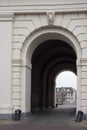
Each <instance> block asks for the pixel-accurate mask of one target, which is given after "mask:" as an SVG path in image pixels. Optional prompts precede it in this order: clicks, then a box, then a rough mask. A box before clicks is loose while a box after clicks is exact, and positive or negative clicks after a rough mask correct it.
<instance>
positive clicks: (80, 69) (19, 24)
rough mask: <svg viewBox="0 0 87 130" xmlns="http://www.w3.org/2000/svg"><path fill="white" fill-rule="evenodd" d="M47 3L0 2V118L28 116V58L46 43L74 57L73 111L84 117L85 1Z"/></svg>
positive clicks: (86, 86)
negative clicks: (62, 45) (59, 44)
mask: <svg viewBox="0 0 87 130" xmlns="http://www.w3.org/2000/svg"><path fill="white" fill-rule="evenodd" d="M47 1H48V2H47ZM47 1H44V2H41V1H39V0H37V2H35V1H34V0H32V1H28V0H26V1H24V0H22V1H21V2H20V1H18V0H15V1H14V0H5V1H3V0H2V1H0V34H1V35H0V36H1V37H0V43H1V44H0V48H1V51H0V57H1V60H2V61H1V67H0V72H1V75H2V76H1V78H0V90H1V91H0V96H1V97H0V114H7V115H8V114H12V113H13V112H14V111H15V110H16V109H17V108H19V109H21V110H22V112H23V113H28V112H31V70H32V63H31V58H32V55H33V53H34V51H35V49H36V47H37V46H39V45H40V44H41V43H43V42H44V41H47V40H50V39H56V40H63V41H65V42H66V43H67V44H69V45H70V46H71V47H72V48H73V50H74V52H75V54H76V57H77V61H76V62H77V63H76V68H77V72H76V73H77V111H78V110H82V111H83V112H84V114H87V0H74V1H71V0H66V2H65V1H64V0H62V1H61V0H60V1H57V0H54V1H52V2H50V1H49V0H47ZM54 105H55V104H54Z"/></svg>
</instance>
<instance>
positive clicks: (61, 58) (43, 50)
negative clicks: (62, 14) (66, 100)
mask: <svg viewBox="0 0 87 130" xmlns="http://www.w3.org/2000/svg"><path fill="white" fill-rule="evenodd" d="M76 59H77V56H76V53H75V51H74V50H73V48H72V47H71V46H70V45H69V44H67V43H66V42H65V41H63V40H55V39H50V40H46V41H44V42H42V43H41V44H40V45H38V46H37V47H36V49H35V51H34V53H33V55H32V59H31V63H32V78H31V79H32V81H31V110H33V109H35V108H40V109H42V108H44V107H45V108H49V107H55V105H56V104H55V77H56V75H57V74H58V73H60V72H61V71H64V70H71V71H72V72H74V73H75V74H77V68H76Z"/></svg>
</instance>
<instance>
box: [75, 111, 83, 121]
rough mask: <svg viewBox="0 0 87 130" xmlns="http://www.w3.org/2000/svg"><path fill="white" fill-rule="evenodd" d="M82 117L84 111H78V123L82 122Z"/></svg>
mask: <svg viewBox="0 0 87 130" xmlns="http://www.w3.org/2000/svg"><path fill="white" fill-rule="evenodd" d="M82 117H83V112H82V111H78V114H77V116H76V122H81V121H82Z"/></svg>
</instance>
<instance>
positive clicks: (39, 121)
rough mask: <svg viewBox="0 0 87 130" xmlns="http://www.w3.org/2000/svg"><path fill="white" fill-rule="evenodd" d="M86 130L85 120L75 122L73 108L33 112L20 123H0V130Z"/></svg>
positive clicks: (86, 123) (86, 121)
mask: <svg viewBox="0 0 87 130" xmlns="http://www.w3.org/2000/svg"><path fill="white" fill-rule="evenodd" d="M10 129H11V130H16V129H17V130H36V129H38V130H70V129H71V130H87V120H83V121H82V122H80V123H77V122H75V108H73V107H70V108H69V107H68V108H67V107H66V106H64V108H62V107H61V106H60V107H59V108H56V109H44V110H40V111H35V112H34V113H33V114H31V115H30V116H29V117H28V118H25V119H21V120H20V121H6V120H4V121H0V130H10Z"/></svg>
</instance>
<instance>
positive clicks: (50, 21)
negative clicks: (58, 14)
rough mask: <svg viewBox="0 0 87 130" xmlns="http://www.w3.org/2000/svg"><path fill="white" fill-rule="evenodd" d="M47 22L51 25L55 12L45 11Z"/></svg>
mask: <svg viewBox="0 0 87 130" xmlns="http://www.w3.org/2000/svg"><path fill="white" fill-rule="evenodd" d="M47 16H48V24H49V25H53V24H54V21H55V12H47Z"/></svg>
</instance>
